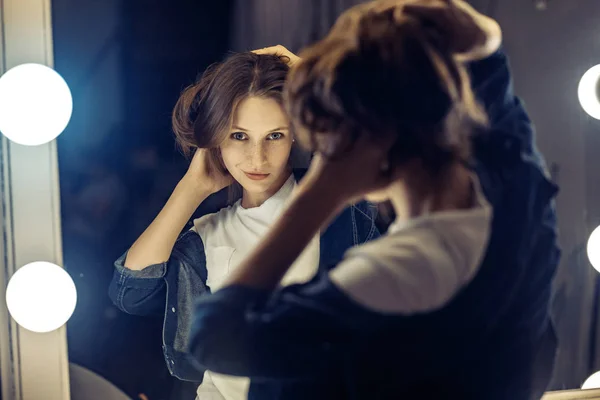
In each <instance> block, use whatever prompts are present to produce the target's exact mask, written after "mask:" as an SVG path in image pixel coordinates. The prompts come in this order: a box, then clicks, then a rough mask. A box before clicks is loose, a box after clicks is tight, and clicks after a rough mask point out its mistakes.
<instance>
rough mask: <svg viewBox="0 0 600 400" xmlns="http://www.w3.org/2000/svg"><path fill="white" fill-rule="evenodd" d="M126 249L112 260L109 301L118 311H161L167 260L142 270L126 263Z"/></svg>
mask: <svg viewBox="0 0 600 400" xmlns="http://www.w3.org/2000/svg"><path fill="white" fill-rule="evenodd" d="M126 257H127V253H125V254H123V255H122V256H121V257H119V258H118V259H117V261H115V270H114V273H113V278H112V281H111V282H110V286H109V289H108V295H109V297H110V299H111V300H112V302H113V303H114V305H115V306H117V308H119V309H120V310H121V311H124V312H126V313H128V314H133V315H141V316H145V315H161V314H163V313H164V310H165V302H166V294H167V291H166V284H165V280H164V276H165V274H166V272H167V263H166V262H164V263H161V264H155V265H150V266H148V267H146V268H144V269H143V270H141V271H134V270H130V269H128V268H127V267H125V258H126Z"/></svg>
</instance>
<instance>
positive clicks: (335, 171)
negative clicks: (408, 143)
mask: <svg viewBox="0 0 600 400" xmlns="http://www.w3.org/2000/svg"><path fill="white" fill-rule="evenodd" d="M391 145H392V143H391V139H386V140H379V141H377V142H375V141H374V140H373V139H371V138H368V137H366V136H364V137H361V138H359V139H358V140H357V141H356V142H355V143H354V146H353V147H352V149H351V150H349V151H348V152H346V153H343V154H341V155H339V156H336V157H335V158H334V159H329V158H327V157H325V156H323V155H322V154H319V153H316V154H315V155H314V157H313V159H312V162H311V165H310V168H309V170H308V172H307V174H306V177H305V178H304V179H303V180H302V181H301V186H302V187H303V189H304V190H316V191H318V192H319V193H321V194H323V195H324V196H327V197H328V199H330V200H332V201H334V202H335V203H336V204H335V205H336V206H344V205H347V204H348V203H353V202H356V201H359V200H361V199H362V198H363V197H364V196H365V195H366V194H367V193H369V192H372V191H375V190H378V189H382V188H385V187H386V186H388V185H389V184H390V182H391V176H390V175H391V174H390V173H389V172H388V151H389V149H390V147H391Z"/></svg>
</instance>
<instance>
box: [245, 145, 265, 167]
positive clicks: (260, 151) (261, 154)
mask: <svg viewBox="0 0 600 400" xmlns="http://www.w3.org/2000/svg"><path fill="white" fill-rule="evenodd" d="M248 159H249V160H248V161H250V166H251V167H252V168H253V169H254V170H255V171H258V170H260V169H261V168H262V167H263V166H264V165H265V164H266V163H267V149H266V146H265V145H264V143H255V144H254V145H252V147H251V148H250V152H249V154H248Z"/></svg>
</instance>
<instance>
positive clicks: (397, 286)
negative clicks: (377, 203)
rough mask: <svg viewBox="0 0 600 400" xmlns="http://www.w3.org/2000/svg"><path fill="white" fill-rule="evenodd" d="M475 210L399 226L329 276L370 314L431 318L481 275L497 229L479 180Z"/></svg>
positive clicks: (435, 215)
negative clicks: (427, 314) (430, 314)
mask: <svg viewBox="0 0 600 400" xmlns="http://www.w3.org/2000/svg"><path fill="white" fill-rule="evenodd" d="M472 182H473V191H474V194H475V204H474V206H473V207H472V208H470V209H466V210H452V211H444V212H436V213H432V214H429V215H425V216H422V217H419V218H415V219H412V220H410V221H407V222H395V223H394V224H393V225H392V226H391V227H390V229H389V231H388V234H386V235H385V236H382V237H381V238H379V239H377V240H374V241H372V242H370V243H367V244H364V245H362V246H359V247H356V248H354V249H350V250H349V251H348V252H347V253H346V255H345V259H344V261H342V262H341V263H340V264H339V265H338V266H337V267H336V268H335V269H333V270H332V271H331V272H330V273H329V276H330V278H331V280H332V282H333V283H334V284H335V285H336V286H337V287H338V288H339V289H340V290H342V291H343V292H344V293H345V294H346V295H347V296H349V297H350V298H351V299H353V300H354V301H356V302H357V303H359V304H361V305H362V306H364V307H365V308H367V309H370V310H372V311H375V312H380V313H389V314H405V315H410V314H416V313H425V312H430V311H433V310H435V309H439V308H441V307H443V306H444V305H445V304H447V303H448V302H449V301H450V300H451V299H452V298H453V297H454V296H455V295H456V294H457V293H458V292H459V291H460V290H461V289H462V288H463V287H464V286H465V285H467V284H468V283H469V282H471V280H472V279H473V277H474V276H475V275H476V274H477V271H478V270H479V267H480V265H481V262H482V260H483V257H484V255H485V251H486V249H487V245H488V240H489V236H490V229H491V219H492V207H491V206H490V204H489V203H488V201H487V200H486V198H485V196H484V195H483V193H482V191H481V188H480V186H479V181H478V179H477V177H475V176H473V177H472Z"/></svg>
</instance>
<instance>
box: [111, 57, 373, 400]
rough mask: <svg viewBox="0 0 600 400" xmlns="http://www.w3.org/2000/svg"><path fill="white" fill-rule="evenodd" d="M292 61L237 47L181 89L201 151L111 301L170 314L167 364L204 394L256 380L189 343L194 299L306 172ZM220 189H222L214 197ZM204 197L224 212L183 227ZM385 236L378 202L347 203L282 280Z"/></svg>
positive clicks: (134, 251)
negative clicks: (189, 350) (288, 105)
mask: <svg viewBox="0 0 600 400" xmlns="http://www.w3.org/2000/svg"><path fill="white" fill-rule="evenodd" d="M288 69H289V68H288V66H287V65H286V63H285V62H284V61H282V60H281V59H280V58H279V57H277V56H274V55H257V54H253V53H242V54H235V55H232V56H230V57H229V58H228V59H227V60H225V61H224V62H222V63H220V64H217V65H214V66H212V67H211V68H210V69H209V70H208V71H207V72H206V73H205V74H204V75H203V76H202V78H201V79H200V80H199V81H198V82H197V83H196V84H194V85H193V86H191V87H189V88H187V89H186V90H185V91H184V92H183V94H182V95H181V97H180V99H179V101H178V102H177V105H176V106H175V110H174V113H173V128H174V132H175V134H176V137H177V141H178V143H179V144H180V145H181V147H182V148H183V150H184V152H185V153H187V154H190V153H192V152H193V151H194V150H195V153H194V155H193V159H192V161H191V164H190V167H189V170H188V171H187V173H186V174H185V176H184V177H183V178H182V179H181V181H180V182H179V184H178V185H177V187H176V188H175V190H174V192H173V194H172V195H171V197H170V199H169V200H168V202H167V204H166V205H165V206H164V208H163V209H162V211H161V212H160V214H159V215H158V216H157V217H156V219H155V220H154V221H153V222H152V224H151V225H150V226H149V227H148V228H147V229H146V231H145V232H144V233H143V234H142V235H141V236H140V237H139V238H138V239H137V240H136V242H135V243H134V244H133V245H132V246H131V248H130V249H129V251H128V252H127V253H126V254H125V255H123V256H122V257H121V258H119V259H118V260H117V261H116V263H115V268H116V269H115V274H114V278H113V281H112V283H111V287H110V296H111V298H112V300H113V302H114V303H115V304H116V305H117V307H119V308H120V309H121V310H123V311H125V312H128V313H131V314H136V315H148V314H164V316H165V318H164V328H163V350H164V355H165V359H166V362H167V365H168V367H169V370H170V371H171V373H172V374H173V375H174V376H176V377H178V378H180V379H182V380H188V381H194V382H201V381H203V383H202V385H200V387H199V389H198V396H199V398H200V399H201V400H204V399H213V398H217V399H223V398H224V399H227V400H237V399H243V398H246V397H247V391H248V379H243V378H236V377H228V376H224V375H219V374H214V373H211V372H206V373H204V371H198V370H196V369H195V368H193V367H192V366H191V364H190V362H189V359H188V358H187V357H186V354H185V349H186V346H187V344H188V333H189V327H190V318H191V315H192V306H193V301H194V300H195V299H196V298H197V297H199V296H202V295H203V294H206V293H208V292H209V291H215V290H216V289H218V288H220V287H221V285H222V282H223V280H224V279H225V278H226V277H227V276H228V275H229V274H230V273H231V272H232V271H234V270H235V268H236V267H237V264H238V263H239V262H240V260H242V259H243V258H244V257H245V255H246V254H247V253H248V252H249V250H251V249H252V248H253V247H255V246H256V244H257V243H258V241H259V239H260V238H261V237H262V236H263V234H264V233H265V232H266V231H267V228H268V227H269V226H270V225H271V223H272V222H273V221H274V220H275V218H276V217H277V216H278V215H280V214H281V212H282V210H283V208H284V206H285V205H286V204H287V203H288V202H289V201H290V199H291V196H292V195H293V193H294V192H295V191H296V187H297V182H298V181H299V180H300V179H301V178H302V175H303V173H304V171H302V170H292V168H291V165H290V152H291V151H292V148H293V146H294V145H293V142H294V136H293V132H292V130H291V128H290V126H289V121H288V118H287V115H286V113H285V112H284V109H283V108H282V89H283V84H284V81H285V78H286V75H287V73H288ZM226 187H229V190H221V189H224V188H226ZM217 192H219V193H217ZM228 192H229V193H228ZM213 193H217V194H216V195H215V196H216V197H215V196H212V198H211V199H208V198H209V196H210V195H211V194H213ZM236 193H237V195H236ZM232 196H233V199H232ZM227 198H229V200H230V201H229V205H228V206H227V204H226V203H227ZM215 199H216V200H215ZM202 203H205V204H204V205H206V203H210V204H209V208H212V209H213V210H215V211H216V212H214V213H209V214H206V215H204V216H202V217H200V218H198V219H196V220H194V223H193V226H192V227H191V229H190V228H189V227H188V228H187V229H184V227H185V226H186V223H187V222H188V220H189V219H190V218H191V217H192V214H193V213H194V212H195V210H196V209H197V208H198V207H199V206H200V205H201V204H202ZM205 208H206V207H205ZM315 211H316V210H315ZM182 231H184V233H183V234H181V235H180V233H181V232H182ZM378 235H379V234H378V231H377V229H376V228H375V225H374V209H373V207H372V206H369V205H368V204H367V203H358V204H355V205H352V206H349V207H348V208H347V209H346V210H345V211H344V212H343V213H342V214H341V215H340V217H339V218H337V219H336V220H335V221H334V222H333V223H332V224H331V225H329V226H328V227H326V226H323V227H322V229H321V230H320V231H319V232H315V234H314V235H313V236H312V238H310V240H309V242H310V243H309V244H308V245H307V246H305V247H306V250H305V251H304V252H302V254H301V255H299V257H298V258H297V259H296V260H295V262H294V266H292V267H291V269H290V271H289V272H288V273H286V274H285V277H284V279H283V280H282V281H281V285H288V284H291V283H303V282H307V281H308V280H310V279H311V278H312V277H313V276H314V275H315V274H316V273H317V271H318V270H319V267H321V268H323V269H326V268H327V266H329V265H335V264H336V263H337V262H339V261H340V260H341V258H342V256H343V253H344V251H345V250H347V249H348V248H350V247H351V246H353V245H356V244H359V243H363V242H365V241H367V240H370V239H372V238H374V237H377V236H378ZM303 244H305V243H303Z"/></svg>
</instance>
